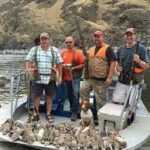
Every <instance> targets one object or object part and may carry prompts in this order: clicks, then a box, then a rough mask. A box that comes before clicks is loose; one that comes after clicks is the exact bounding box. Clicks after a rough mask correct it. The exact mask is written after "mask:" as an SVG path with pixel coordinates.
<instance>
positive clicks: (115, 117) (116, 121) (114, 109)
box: [98, 103, 128, 131]
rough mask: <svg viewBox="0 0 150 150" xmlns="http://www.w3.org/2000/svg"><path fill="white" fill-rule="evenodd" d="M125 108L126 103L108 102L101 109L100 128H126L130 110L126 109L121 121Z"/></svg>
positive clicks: (99, 115) (99, 116)
mask: <svg viewBox="0 0 150 150" xmlns="http://www.w3.org/2000/svg"><path fill="white" fill-rule="evenodd" d="M123 110H124V105H118V104H113V103H106V104H105V105H104V106H103V107H102V108H101V109H99V111H98V120H99V128H100V130H105V127H107V128H108V130H109V131H111V130H114V129H115V128H117V129H118V128H119V130H121V129H123V128H125V127H126V126H127V124H126V122H127V116H128V110H126V111H124V113H123V117H122V120H121V122H120V116H121V113H122V111H123Z"/></svg>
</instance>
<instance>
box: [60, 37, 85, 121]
mask: <svg viewBox="0 0 150 150" xmlns="http://www.w3.org/2000/svg"><path fill="white" fill-rule="evenodd" d="M65 42H66V47H67V49H65V50H62V51H61V55H62V58H63V61H64V63H63V80H64V82H65V85H66V90H67V98H68V100H69V103H70V110H71V113H72V114H71V121H75V120H76V119H77V112H78V110H79V90H80V77H81V76H82V69H83V67H84V64H83V63H84V60H85V57H84V55H83V53H82V51H81V50H77V49H76V48H75V47H74V39H73V37H71V36H68V37H66V40H65Z"/></svg>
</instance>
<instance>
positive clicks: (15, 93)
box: [10, 71, 27, 119]
mask: <svg viewBox="0 0 150 150" xmlns="http://www.w3.org/2000/svg"><path fill="white" fill-rule="evenodd" d="M26 83H27V82H26V74H25V73H22V72H21V71H20V73H18V74H16V75H13V76H12V77H11V79H10V104H11V111H10V115H11V119H13V113H14V111H15V110H16V108H17V106H18V99H19V98H20V96H21V94H24V93H25V91H26Z"/></svg>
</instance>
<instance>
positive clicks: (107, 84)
mask: <svg viewBox="0 0 150 150" xmlns="http://www.w3.org/2000/svg"><path fill="white" fill-rule="evenodd" d="M112 79H113V78H112V77H107V79H106V86H107V87H108V86H109V85H110V84H111V83H112Z"/></svg>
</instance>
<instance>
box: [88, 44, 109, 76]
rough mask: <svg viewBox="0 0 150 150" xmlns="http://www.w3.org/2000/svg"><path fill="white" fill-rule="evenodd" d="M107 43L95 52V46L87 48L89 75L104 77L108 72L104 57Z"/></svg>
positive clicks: (107, 64)
mask: <svg viewBox="0 0 150 150" xmlns="http://www.w3.org/2000/svg"><path fill="white" fill-rule="evenodd" d="M108 47H109V45H107V44H104V45H103V46H102V47H101V48H100V49H99V50H98V52H97V53H96V54H95V47H92V48H91V49H90V50H89V61H88V69H89V77H90V78H91V77H93V78H106V77H107V73H108V67H109V63H108V61H107V57H106V50H107V48H108Z"/></svg>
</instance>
